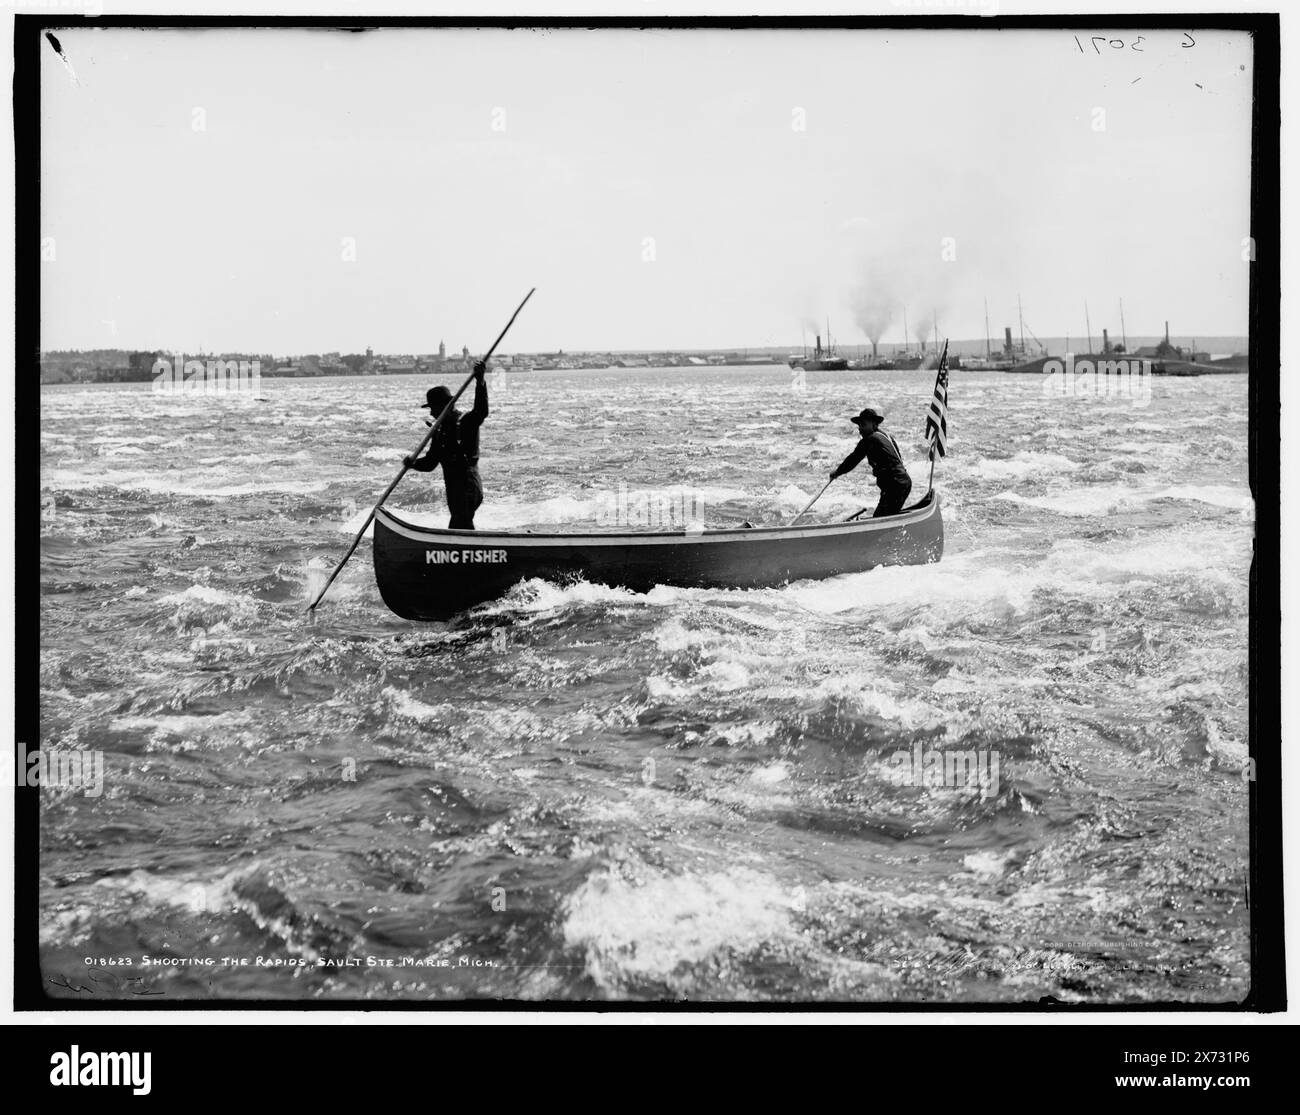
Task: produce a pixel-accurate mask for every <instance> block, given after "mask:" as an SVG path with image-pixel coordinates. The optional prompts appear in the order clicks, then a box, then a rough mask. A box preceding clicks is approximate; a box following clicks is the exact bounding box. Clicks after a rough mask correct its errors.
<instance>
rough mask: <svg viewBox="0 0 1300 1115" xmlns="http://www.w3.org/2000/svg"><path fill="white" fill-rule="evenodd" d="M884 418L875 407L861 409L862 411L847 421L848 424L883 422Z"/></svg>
mask: <svg viewBox="0 0 1300 1115" xmlns="http://www.w3.org/2000/svg"><path fill="white" fill-rule="evenodd" d="M884 420H885V416H884V415H883V414H881V413H880V411H878V410H877V409H876V408H875V407H863V408H862V410H861V411H860V412H859V413H858V414H855V415H854V416H853V417H852V418H850V419H849V421H850V422H855V423H856V422H883V421H884Z"/></svg>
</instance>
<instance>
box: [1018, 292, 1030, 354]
mask: <svg viewBox="0 0 1300 1115" xmlns="http://www.w3.org/2000/svg"><path fill="white" fill-rule="evenodd" d="M1016 313H1017V314H1019V315H1020V355H1021V356H1025V355H1027V353H1026V352H1025V307H1024V306H1023V304H1022V303H1021V301H1020V295H1019V294H1017V295H1016Z"/></svg>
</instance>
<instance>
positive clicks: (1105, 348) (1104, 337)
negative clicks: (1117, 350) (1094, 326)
mask: <svg viewBox="0 0 1300 1115" xmlns="http://www.w3.org/2000/svg"><path fill="white" fill-rule="evenodd" d="M1101 351H1102V352H1109V351H1110V333H1109V331H1107V330H1105V329H1103V330H1102V331H1101Z"/></svg>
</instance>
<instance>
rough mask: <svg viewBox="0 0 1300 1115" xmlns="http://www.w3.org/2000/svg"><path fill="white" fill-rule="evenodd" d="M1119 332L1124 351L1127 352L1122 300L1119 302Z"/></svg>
mask: <svg viewBox="0 0 1300 1115" xmlns="http://www.w3.org/2000/svg"><path fill="white" fill-rule="evenodd" d="M1119 332H1120V336H1121V337H1123V338H1124V351H1125V352H1128V330H1127V329H1126V328H1125V327H1124V299H1122V298H1121V299H1120V300H1119Z"/></svg>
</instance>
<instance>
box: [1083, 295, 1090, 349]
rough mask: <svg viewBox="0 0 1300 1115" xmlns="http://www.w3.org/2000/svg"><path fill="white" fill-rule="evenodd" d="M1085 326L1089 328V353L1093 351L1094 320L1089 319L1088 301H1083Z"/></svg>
mask: <svg viewBox="0 0 1300 1115" xmlns="http://www.w3.org/2000/svg"><path fill="white" fill-rule="evenodd" d="M1083 324H1084V325H1086V326H1087V327H1088V351H1089V352H1091V351H1092V319H1091V318H1090V317H1088V300H1087V299H1086V298H1085V299H1084V300H1083Z"/></svg>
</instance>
